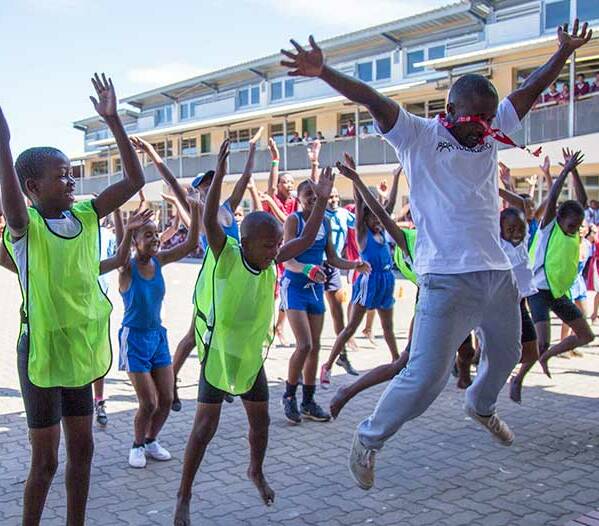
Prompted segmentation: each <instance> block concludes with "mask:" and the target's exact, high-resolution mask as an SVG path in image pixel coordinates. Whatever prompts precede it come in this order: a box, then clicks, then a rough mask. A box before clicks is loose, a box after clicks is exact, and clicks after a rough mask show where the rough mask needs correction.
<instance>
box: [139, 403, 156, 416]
mask: <svg viewBox="0 0 599 526" xmlns="http://www.w3.org/2000/svg"><path fill="white" fill-rule="evenodd" d="M139 412H140V413H141V414H143V415H144V416H152V415H153V414H154V413H155V412H156V402H155V401H154V400H140V402H139Z"/></svg>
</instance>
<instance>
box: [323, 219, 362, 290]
mask: <svg viewBox="0 0 599 526" xmlns="http://www.w3.org/2000/svg"><path fill="white" fill-rule="evenodd" d="M325 217H326V218H328V219H329V221H330V225H331V238H332V240H333V246H334V247H335V252H336V253H337V255H338V256H339V257H342V256H343V249H344V248H345V243H346V242H347V232H348V230H349V229H350V228H354V225H355V220H356V216H355V215H354V214H352V213H351V212H350V211H349V210H347V209H345V208H336V209H335V210H326V211H325ZM324 271H325V274H326V275H327V280H326V281H325V282H324V290H325V291H326V292H335V291H337V290H340V289H342V288H343V285H342V284H341V272H340V271H339V269H338V268H335V267H332V266H331V265H328V264H327V262H326V261H325V263H324Z"/></svg>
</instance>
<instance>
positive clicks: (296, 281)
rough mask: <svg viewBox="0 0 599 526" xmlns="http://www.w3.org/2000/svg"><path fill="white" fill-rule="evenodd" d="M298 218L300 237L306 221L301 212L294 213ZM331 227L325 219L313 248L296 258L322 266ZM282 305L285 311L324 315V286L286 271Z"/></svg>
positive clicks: (296, 273) (302, 275)
mask: <svg viewBox="0 0 599 526" xmlns="http://www.w3.org/2000/svg"><path fill="white" fill-rule="evenodd" d="M294 215H295V217H296V218H297V230H296V236H300V235H301V233H302V231H303V230H304V227H305V225H306V221H305V219H304V217H303V216H302V213H301V212H294ZM329 232H330V226H329V222H328V220H327V219H324V220H323V222H322V225H320V229H319V230H318V234H316V239H315V241H314V243H313V244H312V246H311V247H310V248H309V249H308V250H306V251H304V252H302V253H301V254H300V255H299V256H297V257H296V258H295V260H296V261H298V262H300V263H305V264H312V265H322V263H323V261H324V254H325V249H326V246H327V241H328V238H329ZM281 305H282V307H283V308H284V310H289V309H293V310H301V311H306V312H307V313H308V314H324V312H325V310H326V309H325V306H324V285H323V284H322V283H315V282H314V281H312V280H310V279H309V278H308V277H307V276H305V275H304V274H302V273H299V272H291V271H290V270H288V269H285V273H284V274H283V278H282V279H281Z"/></svg>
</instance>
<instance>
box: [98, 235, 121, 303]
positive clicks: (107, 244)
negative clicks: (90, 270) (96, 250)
mask: <svg viewBox="0 0 599 526" xmlns="http://www.w3.org/2000/svg"><path fill="white" fill-rule="evenodd" d="M116 248H117V247H116V236H115V235H114V233H113V232H112V230H110V229H108V228H106V227H103V226H102V227H100V261H102V260H104V259H108V258H111V257H112V256H114V255H115V254H116ZM98 281H99V282H100V288H101V289H102V291H103V292H104V294H107V293H108V285H109V281H108V277H107V275H100V276H99V277H98Z"/></svg>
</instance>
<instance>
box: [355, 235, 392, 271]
mask: <svg viewBox="0 0 599 526" xmlns="http://www.w3.org/2000/svg"><path fill="white" fill-rule="evenodd" d="M366 233H367V236H368V237H367V239H366V247H365V249H364V250H361V251H360V257H361V258H362V260H363V261H368V263H370V266H371V267H372V272H385V271H389V270H391V268H392V265H393V259H392V258H391V250H390V249H389V245H388V244H387V242H386V241H385V239H384V236H383V242H382V243H380V242H379V241H377V240H376V238H375V237H374V234H373V233H372V232H371V231H370V229H369V228H367V229H366Z"/></svg>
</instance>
